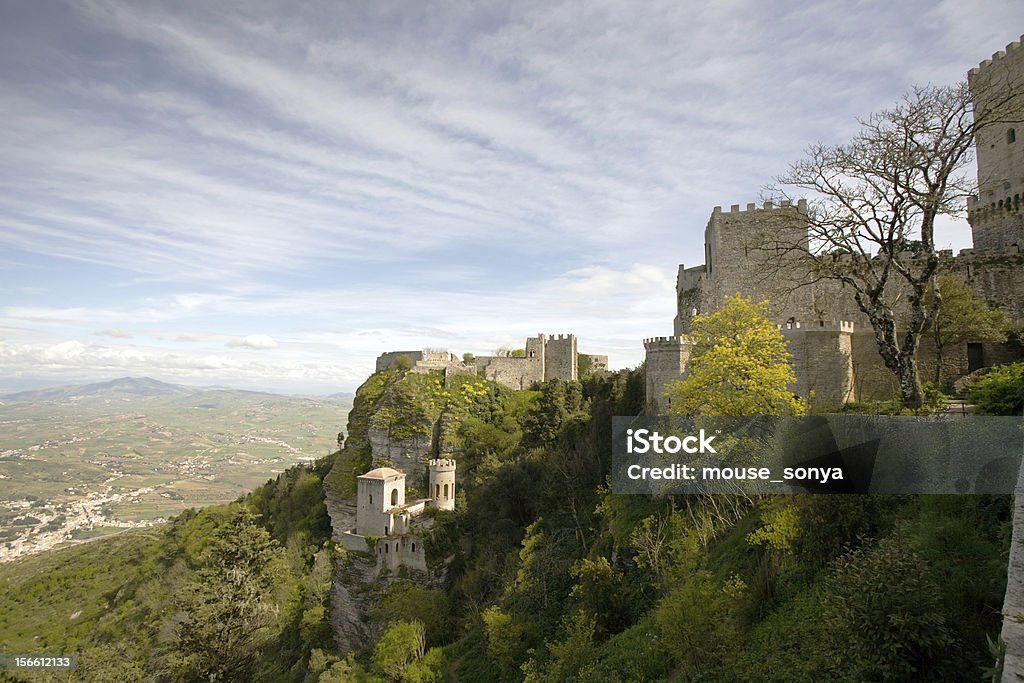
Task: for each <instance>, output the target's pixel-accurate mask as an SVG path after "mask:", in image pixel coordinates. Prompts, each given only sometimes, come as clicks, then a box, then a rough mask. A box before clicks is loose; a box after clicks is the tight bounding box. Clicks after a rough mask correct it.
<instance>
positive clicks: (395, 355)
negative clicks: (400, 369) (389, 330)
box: [377, 351, 423, 372]
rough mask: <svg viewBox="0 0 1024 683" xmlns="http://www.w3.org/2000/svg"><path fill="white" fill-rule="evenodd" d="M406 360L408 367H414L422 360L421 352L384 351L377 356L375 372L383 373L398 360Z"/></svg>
mask: <svg viewBox="0 0 1024 683" xmlns="http://www.w3.org/2000/svg"><path fill="white" fill-rule="evenodd" d="M402 357H405V358H408V359H409V366H410V367H412V366H415V365H416V363H418V362H419V361H421V360H423V352H422V351H385V352H384V353H382V354H380V355H379V356H377V372H383V371H384V370H387V369H388V368H390V367H391V366H393V365H394V364H395V361H397V360H398V359H399V358H402Z"/></svg>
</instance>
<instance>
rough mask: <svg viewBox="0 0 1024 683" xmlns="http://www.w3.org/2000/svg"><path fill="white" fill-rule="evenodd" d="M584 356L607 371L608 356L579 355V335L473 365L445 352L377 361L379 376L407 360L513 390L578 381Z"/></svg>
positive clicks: (536, 340)
mask: <svg viewBox="0 0 1024 683" xmlns="http://www.w3.org/2000/svg"><path fill="white" fill-rule="evenodd" d="M581 356H584V357H585V358H586V362H587V363H588V365H589V370H590V371H592V372H598V371H601V370H607V369H608V356H597V355H593V354H580V353H579V350H578V348H577V340H576V335H574V334H559V335H552V336H550V337H549V336H547V335H545V334H538V335H537V336H536V337H530V338H528V339H527V340H526V349H525V351H524V355H522V356H474V357H473V359H472V360H471V361H470V362H464V361H462V360H459V359H458V358H456V357H455V355H454V354H451V353H449V352H448V351H447V350H446V349H424V350H422V351H388V352H386V353H382V354H381V355H380V356H378V357H377V372H381V371H382V370H387V369H388V368H390V367H392V366H394V364H395V363H397V362H398V359H399V358H405V359H407V360H408V362H409V364H410V367H411V369H412V371H413V372H432V371H440V372H441V373H442V374H443V375H444V376H445V377H448V376H449V375H452V374H456V375H458V374H463V375H479V376H481V377H484V378H485V379H489V380H491V381H493V382H497V383H498V384H504V385H505V386H507V387H509V388H511V389H528V388H529V387H530V385H531V384H533V383H534V382H545V381H547V380H550V379H564V380H569V381H572V380H576V379H579V374H580V369H579V359H580V357H581Z"/></svg>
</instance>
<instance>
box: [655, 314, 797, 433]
mask: <svg viewBox="0 0 1024 683" xmlns="http://www.w3.org/2000/svg"><path fill="white" fill-rule="evenodd" d="M767 312H768V304H767V302H760V303H754V302H752V301H751V300H750V299H745V298H743V297H741V296H740V295H739V294H735V295H733V296H732V297H729V298H727V299H726V300H725V305H724V306H723V307H722V308H721V310H719V311H717V312H715V313H710V314H700V315H697V316H695V317H694V319H693V322H692V325H691V328H690V336H691V338H692V340H693V350H692V353H691V356H690V361H689V364H688V367H687V370H688V374H687V376H686V377H684V378H683V379H682V380H680V381H678V382H674V383H673V384H671V385H669V387H668V388H667V389H666V390H665V396H666V398H668V399H669V412H670V413H673V414H678V415H799V414H802V413H803V412H805V406H804V404H803V402H802V401H800V399H799V398H797V397H796V396H794V395H793V393H792V392H791V391H790V390H789V389H788V388H787V387H788V386H789V385H790V384H793V383H794V382H796V375H795V374H794V373H793V368H792V367H791V366H790V358H791V357H790V354H789V351H787V350H786V340H785V339H784V338H783V336H782V333H781V332H779V330H778V329H776V327H775V325H773V324H772V323H771V321H769V320H768V315H767Z"/></svg>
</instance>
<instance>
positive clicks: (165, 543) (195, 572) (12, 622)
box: [0, 459, 334, 682]
mask: <svg viewBox="0 0 1024 683" xmlns="http://www.w3.org/2000/svg"><path fill="white" fill-rule="evenodd" d="M329 467H330V459H324V460H323V461H321V462H319V463H317V464H316V465H315V466H314V467H311V468H308V467H295V468H292V469H290V470H288V471H287V472H285V473H284V474H282V475H280V476H279V477H278V478H277V479H276V480H272V481H270V482H267V483H266V484H265V485H263V486H262V487H260V488H259V489H257V490H256V491H254V492H253V493H251V494H249V495H248V496H246V497H245V498H244V499H242V500H240V501H238V502H236V503H233V504H231V505H222V506H217V507H212V508H207V509H204V510H202V511H198V512H197V511H194V510H190V511H186V512H185V513H183V514H181V515H179V516H178V517H177V518H176V519H174V520H173V521H171V522H170V523H169V524H167V525H166V526H164V527H161V528H158V529H152V530H147V531H144V532H132V533H126V534H123V535H121V536H119V537H115V538H111V539H105V540H102V541H97V542H94V543H89V544H85V545H82V546H76V547H72V548H67V549H63V550H57V551H52V552H48V553H42V554H40V555H35V556H32V557H29V558H26V559H24V560H21V561H18V562H14V563H10V564H7V565H3V566H0V584H2V586H3V590H2V591H0V636H2V642H3V648H2V649H3V652H4V653H55V652H56V653H78V655H79V663H78V668H77V669H76V670H75V675H76V678H77V679H79V680H85V681H107V680H109V681H115V680H116V681H119V682H124V681H133V680H143V678H154V677H155V678H157V679H160V680H248V679H260V680H295V681H301V680H304V679H305V678H306V676H307V673H308V665H309V661H310V654H311V652H314V651H316V650H317V649H318V648H327V649H329V648H331V647H332V645H333V640H332V637H331V631H330V627H329V625H328V623H327V620H326V608H327V593H328V590H329V587H330V579H331V572H332V563H331V557H332V554H333V552H334V550H333V547H332V546H331V544H330V542H329V540H328V539H329V538H330V520H329V519H328V517H327V512H326V508H325V507H324V503H323V500H324V496H323V487H322V485H321V479H322V477H323V476H324V475H325V474H326V472H327V469H328V468H329ZM37 678H43V679H46V678H47V677H46V676H45V675H40V676H38V677H37ZM53 680H66V679H65V678H64V677H62V676H53ZM313 680H315V676H314V677H313Z"/></svg>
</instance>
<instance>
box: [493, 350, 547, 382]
mask: <svg viewBox="0 0 1024 683" xmlns="http://www.w3.org/2000/svg"><path fill="white" fill-rule="evenodd" d="M476 367H477V369H478V370H480V371H482V373H483V376H484V378H486V379H489V380H491V381H492V382H497V383H498V384H504V385H505V386H507V387H511V388H512V389H529V388H530V385H531V384H533V383H534V382H540V381H542V380H543V379H544V374H543V370H544V367H543V360H542V357H541V358H511V357H505V356H477V357H476Z"/></svg>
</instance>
